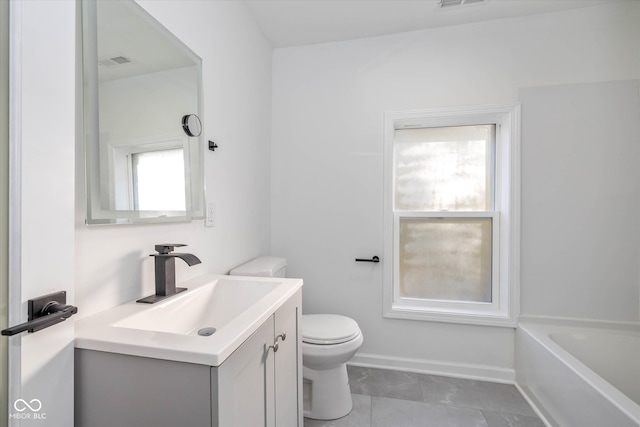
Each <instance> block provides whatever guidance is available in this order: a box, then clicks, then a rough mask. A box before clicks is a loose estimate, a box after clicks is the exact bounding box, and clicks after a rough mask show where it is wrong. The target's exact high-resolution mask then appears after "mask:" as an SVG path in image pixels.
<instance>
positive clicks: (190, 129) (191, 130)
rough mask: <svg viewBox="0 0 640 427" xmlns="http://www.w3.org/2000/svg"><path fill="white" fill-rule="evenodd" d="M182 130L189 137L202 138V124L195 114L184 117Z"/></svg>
mask: <svg viewBox="0 0 640 427" xmlns="http://www.w3.org/2000/svg"><path fill="white" fill-rule="evenodd" d="M182 129H184V133H186V134H187V135H189V136H200V133H202V123H200V118H199V117H198V116H196V115H195V114H187V115H185V116H183V117H182Z"/></svg>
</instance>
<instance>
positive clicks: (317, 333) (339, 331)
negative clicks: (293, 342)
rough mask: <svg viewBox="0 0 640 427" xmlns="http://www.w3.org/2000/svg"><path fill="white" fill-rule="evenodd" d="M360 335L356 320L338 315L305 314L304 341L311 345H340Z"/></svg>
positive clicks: (303, 320) (303, 323) (303, 318)
mask: <svg viewBox="0 0 640 427" xmlns="http://www.w3.org/2000/svg"><path fill="white" fill-rule="evenodd" d="M359 333H360V328H359V327H358V324H357V323H356V321H355V320H353V319H351V318H349V317H345V316H340V315H337V314H305V315H304V316H302V341H304V342H306V343H309V344H324V345H327V344H340V343H343V342H347V341H351V340H352V339H354V338H355V337H356V336H358V334H359Z"/></svg>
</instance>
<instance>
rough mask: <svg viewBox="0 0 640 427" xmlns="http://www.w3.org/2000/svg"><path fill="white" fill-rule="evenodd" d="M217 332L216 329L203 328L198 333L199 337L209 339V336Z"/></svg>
mask: <svg viewBox="0 0 640 427" xmlns="http://www.w3.org/2000/svg"><path fill="white" fill-rule="evenodd" d="M215 331H216V328H202V329H200V330H199V331H198V335H202V336H203V337H208V336H209V335H213V334H214V333H215Z"/></svg>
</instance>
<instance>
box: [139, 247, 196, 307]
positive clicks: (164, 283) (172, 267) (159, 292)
mask: <svg viewBox="0 0 640 427" xmlns="http://www.w3.org/2000/svg"><path fill="white" fill-rule="evenodd" d="M180 246H186V245H183V244H181V243H162V244H159V245H156V248H155V249H156V251H157V252H158V253H157V254H151V255H149V256H152V257H155V258H156V260H155V261H156V293H155V295H149V296H148V297H144V298H142V299H139V300H138V301H136V302H141V303H146V304H153V303H156V302H158V301H161V300H163V299H165V298H169V297H170V296H172V295H175V294H177V293H180V292H183V291H186V290H187V288H176V258H180V259H182V260H183V261H184V262H186V263H187V264H189V266H192V265H196V264H200V260H199V259H198V257H197V256H195V255H192V254H183V253H171V252H173V250H174V249H175V248H177V247H180Z"/></svg>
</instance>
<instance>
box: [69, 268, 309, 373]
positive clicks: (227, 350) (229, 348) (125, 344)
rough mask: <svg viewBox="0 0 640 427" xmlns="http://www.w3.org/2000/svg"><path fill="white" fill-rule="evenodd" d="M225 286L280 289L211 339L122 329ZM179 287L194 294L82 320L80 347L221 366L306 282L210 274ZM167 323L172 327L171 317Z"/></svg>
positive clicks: (133, 304)
mask: <svg viewBox="0 0 640 427" xmlns="http://www.w3.org/2000/svg"><path fill="white" fill-rule="evenodd" d="M220 281H225V282H227V281H232V282H233V281H237V282H248V281H249V282H254V285H255V282H265V283H266V284H269V285H270V287H273V285H271V284H276V286H275V287H273V289H271V290H270V291H269V292H268V293H266V295H264V296H262V297H260V298H259V299H257V300H256V301H255V303H253V304H251V305H250V306H249V307H248V308H246V309H243V310H242V311H240V312H239V313H238V314H237V315H236V316H234V317H233V318H232V319H231V320H229V321H227V322H226V323H225V324H224V325H223V326H221V327H219V328H218V330H217V331H216V332H215V333H214V334H213V335H211V336H200V335H197V334H193V333H189V334H187V333H174V332H160V331H154V330H149V329H145V328H141V329H137V328H135V327H132V326H130V325H131V323H132V322H129V326H127V327H123V326H117V325H122V324H123V323H126V322H123V321H125V320H126V319H132V317H131V316H136V315H141V313H142V315H144V313H151V310H156V311H154V313H159V311H158V310H161V309H162V308H165V306H166V307H170V305H171V306H174V307H175V306H176V305H177V304H179V303H180V302H184V301H187V300H189V298H194V296H195V295H197V294H196V292H201V291H202V289H200V288H202V287H205V286H215V285H216V283H221V282H220ZM177 286H178V287H184V288H188V290H187V291H185V292H182V293H180V294H177V295H174V296H172V297H169V298H167V299H166V300H163V301H160V302H158V303H155V304H141V303H136V302H135V301H132V302H129V303H125V304H122V305H119V306H116V307H113V308H110V309H108V310H105V311H103V312H101V313H97V314H94V315H92V316H89V317H86V318H83V319H80V320H78V321H76V322H75V328H76V342H75V346H76V348H80V349H85V350H96V351H105V352H110V353H119V354H126V355H131V356H141V357H151V358H155V359H165V360H173V361H178V362H187V363H197V364H202V365H209V366H219V365H221V364H222V362H224V361H225V360H226V358H227V357H229V356H230V355H231V353H233V351H235V350H236V349H237V348H238V347H239V346H240V344H242V343H243V342H244V341H245V340H246V339H247V338H249V336H250V335H251V334H252V333H253V332H255V331H256V330H257V329H258V328H259V327H260V325H262V324H263V323H264V321H265V320H267V319H268V318H269V317H270V316H271V315H272V314H273V313H274V312H275V311H276V310H277V309H278V308H279V307H280V306H282V305H283V304H284V303H285V302H286V301H287V300H288V299H289V298H290V297H291V296H293V295H294V294H295V293H296V291H297V290H298V289H300V288H301V287H302V279H283V278H268V277H242V276H223V275H205V276H200V277H197V278H194V279H191V280H188V281H186V282H182V283H179V284H178V285H177ZM199 289H200V290H199ZM167 312H170V311H169V310H167ZM171 315H172V316H173V317H170V318H169V322H170V321H171V318H175V321H176V323H180V322H181V321H182V320H181V317H182V316H180V315H175V313H172V314H171ZM138 317H140V316H138ZM162 320H163V323H167V317H165V318H163V319H162ZM202 326H210V325H202ZM214 326H215V325H214Z"/></svg>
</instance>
